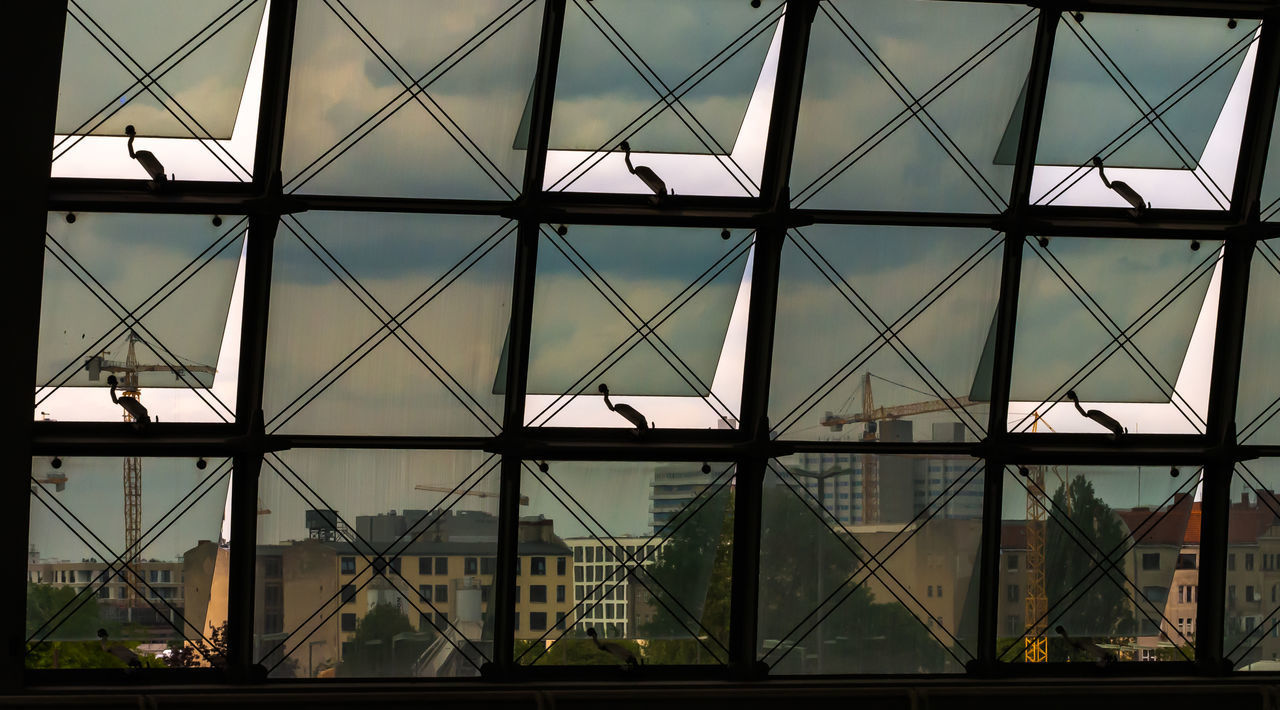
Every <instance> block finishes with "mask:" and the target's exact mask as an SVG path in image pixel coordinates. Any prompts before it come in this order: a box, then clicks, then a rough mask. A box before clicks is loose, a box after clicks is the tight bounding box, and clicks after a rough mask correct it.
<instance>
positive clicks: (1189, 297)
mask: <svg viewBox="0 0 1280 710" xmlns="http://www.w3.org/2000/svg"><path fill="white" fill-rule="evenodd" d="M1046 244H1047V245H1046V246H1042V245H1041V244H1040V243H1039V242H1038V241H1037V240H1034V239H1028V240H1027V241H1026V245H1025V246H1024V248H1023V262H1022V263H1023V267H1022V285H1021V287H1020V289H1019V297H1018V321H1017V323H1018V325H1017V334H1016V336H1015V341H1014V360H1013V380H1012V385H1011V387H1012V392H1011V395H1010V397H1011V399H1012V400H1014V401H1013V402H1012V403H1011V404H1010V415H1009V428H1010V430H1011V431H1027V430H1031V429H1032V427H1033V426H1035V425H1037V424H1039V420H1040V419H1043V420H1045V421H1046V422H1047V424H1048V426H1044V425H1040V426H1039V427H1038V431H1040V432H1046V431H1089V432H1103V433H1106V432H1107V431H1108V430H1107V429H1106V428H1105V427H1104V426H1103V425H1102V424H1100V423H1095V422H1094V421H1089V420H1088V419H1086V418H1085V417H1084V416H1081V414H1080V413H1079V412H1078V411H1076V409H1075V408H1074V405H1072V404H1071V402H1070V401H1069V399H1068V397H1067V392H1070V391H1074V392H1075V393H1076V396H1077V397H1079V399H1080V400H1081V402H1082V403H1083V406H1082V409H1085V410H1090V409H1091V407H1090V406H1089V405H1090V403H1103V405H1104V406H1099V407H1097V409H1098V410H1099V411H1102V412H1103V413H1104V414H1106V415H1107V416H1110V417H1112V418H1113V419H1116V420H1117V421H1118V422H1119V424H1120V425H1121V426H1123V427H1125V428H1127V429H1128V430H1129V432H1130V433H1154V432H1177V433H1195V432H1201V431H1204V416H1205V409H1206V408H1207V406H1208V386H1207V382H1205V381H1202V380H1201V379H1198V378H1194V377H1191V376H1190V374H1191V373H1195V372H1207V371H1208V370H1209V365H1210V361H1211V359H1212V351H1213V341H1212V339H1213V322H1214V318H1215V315H1216V298H1215V299H1213V303H1212V304H1210V305H1213V306H1214V307H1213V308H1206V301H1207V300H1208V299H1209V289H1210V286H1211V285H1213V286H1214V287H1215V288H1216V282H1214V281H1213V278H1212V277H1213V274H1214V272H1215V270H1216V268H1217V264H1218V261H1219V260H1220V258H1221V250H1220V246H1221V244H1220V243H1219V242H1204V243H1203V244H1199V243H1197V244H1191V243H1189V242H1186V241H1158V240H1151V239H1147V240H1141V241H1139V240H1128V239H1105V240H1104V239H1070V238H1057V237H1055V238H1053V239H1051V240H1048V241H1047V242H1046ZM984 365H985V363H984ZM1184 373H1186V375H1184ZM1113 403H1115V404H1113Z"/></svg>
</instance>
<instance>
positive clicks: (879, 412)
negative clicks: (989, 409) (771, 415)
mask: <svg viewBox="0 0 1280 710" xmlns="http://www.w3.org/2000/svg"><path fill="white" fill-rule="evenodd" d="M871 377H872V374H871V373H870V372H864V373H863V374H862V411H861V412H858V413H856V414H833V413H831V412H827V413H826V414H824V415H823V416H822V426H824V427H827V428H828V429H830V430H831V431H841V430H843V429H844V425H845V424H857V423H863V424H865V423H877V422H882V421H886V420H892V419H900V418H902V417H911V416H915V415H917V414H928V413H930V412H941V411H944V410H948V409H952V410H954V409H963V408H965V407H972V406H973V405H975V404H979V402H974V401H972V400H970V399H969V398H968V397H948V398H945V399H933V400H928V401H925V402H913V403H911V404H901V405H898V406H896V407H877V406H876V402H875V397H873V396H872V393H871ZM879 428H880V427H879V426H874V427H868V428H867V429H866V430H865V431H864V432H863V434H862V438H863V440H864V441H874V440H875V439H876V438H877V436H878V432H879ZM862 496H863V502H864V506H865V507H864V508H863V510H865V511H866V516H865V522H867V523H878V522H880V466H879V460H878V459H877V458H876V456H875V455H873V454H863V455H862Z"/></svg>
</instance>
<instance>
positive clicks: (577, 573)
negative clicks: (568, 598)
mask: <svg viewBox="0 0 1280 710" xmlns="http://www.w3.org/2000/svg"><path fill="white" fill-rule="evenodd" d="M583 569H585V568H584V567H574V568H573V581H575V582H581V581H582V570H583Z"/></svg>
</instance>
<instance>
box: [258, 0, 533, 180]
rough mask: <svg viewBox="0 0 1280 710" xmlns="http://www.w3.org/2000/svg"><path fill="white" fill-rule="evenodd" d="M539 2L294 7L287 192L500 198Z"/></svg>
mask: <svg viewBox="0 0 1280 710" xmlns="http://www.w3.org/2000/svg"><path fill="white" fill-rule="evenodd" d="M542 14H543V13H542V3H541V2H532V1H529V0H519V1H518V2H515V3H512V2H511V1H510V0H484V1H483V2H477V1H475V0H467V1H465V2H463V1H460V0H453V1H451V2H433V3H430V4H423V3H419V2H413V1H411V0H382V1H381V2H374V3H368V2H366V3H359V4H356V5H352V4H350V3H348V4H346V5H344V4H341V3H302V4H301V5H300V6H299V7H298V20H297V26H296V30H295V36H294V45H293V73H292V75H291V77H290V80H289V115H288V121H287V125H286V129H285V139H284V141H285V142H284V157H283V161H284V162H283V166H282V170H283V174H284V179H285V190H286V191H289V192H293V191H300V192H307V193H321V194H362V195H379V196H395V197H451V198H486V199H502V198H507V197H515V195H516V194H517V193H518V192H519V191H520V187H519V186H520V182H521V173H522V170H523V166H524V151H523V150H522V149H520V147H519V146H517V145H513V137H514V136H515V135H516V131H517V128H518V127H519V125H520V112H521V109H522V107H523V106H524V103H525V99H526V96H527V94H528V91H529V86H530V85H531V83H532V81H533V75H534V70H535V69H536V66H537V62H536V61H534V60H535V58H536V57H537V54H538V38H539V34H540V32H541V26H542Z"/></svg>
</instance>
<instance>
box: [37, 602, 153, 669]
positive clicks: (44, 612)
mask: <svg viewBox="0 0 1280 710" xmlns="http://www.w3.org/2000/svg"><path fill="white" fill-rule="evenodd" d="M82 602H83V603H82ZM46 622H48V623H46ZM100 628H108V631H109V632H110V631H113V630H115V628H116V627H115V626H114V625H111V624H105V623H103V621H102V618H101V616H100V614H99V612H98V601H97V599H94V598H93V597H92V596H90V597H89V598H88V599H85V598H84V597H83V596H82V597H80V598H79V599H77V598H76V590H75V589H73V588H72V587H55V586H53V585H49V584H31V583H28V584H27V637H28V638H32V637H35V638H41V637H44V638H45V640H44V641H42V642H40V643H33V644H31V646H30V647H29V649H28V653H27V656H26V667H27V668H124V667H126V666H125V664H124V662H122V661H120V660H119V659H118V658H116V657H115V656H112V655H111V654H110V653H107V652H106V651H104V650H102V646H101V644H100V643H99V642H98V641H97V634H98V629H100ZM46 634H47V636H46ZM135 645H136V644H135Z"/></svg>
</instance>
